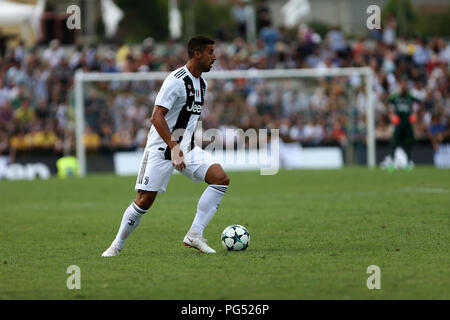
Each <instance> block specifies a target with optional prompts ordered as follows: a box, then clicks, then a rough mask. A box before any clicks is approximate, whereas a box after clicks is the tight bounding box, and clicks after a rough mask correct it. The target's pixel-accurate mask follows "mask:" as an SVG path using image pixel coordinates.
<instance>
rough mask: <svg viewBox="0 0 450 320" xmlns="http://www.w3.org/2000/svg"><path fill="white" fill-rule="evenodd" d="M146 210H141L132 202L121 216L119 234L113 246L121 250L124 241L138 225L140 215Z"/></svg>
mask: <svg viewBox="0 0 450 320" xmlns="http://www.w3.org/2000/svg"><path fill="white" fill-rule="evenodd" d="M146 212H147V210H143V209H141V208H139V207H138V206H137V204H136V203H135V202H134V201H133V202H132V203H131V204H130V206H129V207H128V208H127V209H126V210H125V213H124V214H123V218H122V223H121V224H120V228H119V232H117V235H116V239H114V241H113V245H114V246H115V247H116V248H118V249H119V250H122V249H123V246H124V244H125V240H126V239H127V238H128V236H129V235H130V233H131V232H133V230H134V229H136V227H137V226H138V225H139V222H140V221H141V218H142V215H143V214H144V213H146Z"/></svg>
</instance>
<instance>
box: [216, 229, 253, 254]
mask: <svg viewBox="0 0 450 320" xmlns="http://www.w3.org/2000/svg"><path fill="white" fill-rule="evenodd" d="M249 244H250V234H249V233H248V230H247V229H246V228H245V227H243V226H241V225H238V224H233V225H231V226H229V227H226V228H225V230H223V232H222V245H223V246H224V248H225V249H227V250H228V251H240V250H245V249H247V248H248V245H249Z"/></svg>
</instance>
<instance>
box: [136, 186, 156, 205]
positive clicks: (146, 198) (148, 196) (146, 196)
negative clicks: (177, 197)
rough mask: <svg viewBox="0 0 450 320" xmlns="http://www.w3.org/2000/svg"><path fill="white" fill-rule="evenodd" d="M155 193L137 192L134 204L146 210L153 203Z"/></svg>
mask: <svg viewBox="0 0 450 320" xmlns="http://www.w3.org/2000/svg"><path fill="white" fill-rule="evenodd" d="M156 195H157V192H152V191H143V190H138V193H137V195H136V200H135V202H136V204H137V205H138V207H139V208H141V209H142V210H148V209H149V208H150V207H151V205H152V204H153V201H155V198H156Z"/></svg>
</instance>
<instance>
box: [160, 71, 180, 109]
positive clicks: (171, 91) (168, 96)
mask: <svg viewBox="0 0 450 320" xmlns="http://www.w3.org/2000/svg"><path fill="white" fill-rule="evenodd" d="M182 92H183V91H182V86H181V82H180V81H178V80H177V79H176V78H174V77H172V76H168V77H167V78H166V79H165V80H164V82H163V84H162V86H161V89H160V90H159V92H158V95H157V96H156V99H155V105H157V106H161V107H164V108H166V109H169V110H170V109H171V108H172V106H173V105H174V103H175V101H176V100H177V98H179V97H180V96H181V95H182Z"/></svg>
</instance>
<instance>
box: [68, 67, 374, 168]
mask: <svg viewBox="0 0 450 320" xmlns="http://www.w3.org/2000/svg"><path fill="white" fill-rule="evenodd" d="M168 74H169V72H136V73H126V72H117V73H100V72H98V73H94V72H93V73H81V72H80V73H77V74H76V75H75V84H74V90H75V96H74V99H75V140H76V156H77V159H78V165H79V173H80V176H85V175H86V172H87V168H86V151H85V147H84V142H83V135H84V130H85V117H84V109H85V105H84V87H83V85H84V84H85V83H93V82H104V81H152V80H153V81H155V80H164V79H165V78H166V77H167V75H168ZM350 76H360V77H362V78H363V79H364V80H365V81H364V85H365V87H364V91H365V114H366V126H367V132H366V144H367V166H368V167H369V168H374V167H375V165H376V160H375V159H376V155H375V112H374V106H373V96H372V94H373V93H372V86H373V72H372V70H371V69H370V68H369V67H361V68H327V69H272V70H230V71H211V72H208V73H205V74H204V77H205V78H206V79H207V80H209V79H217V80H221V79H223V80H225V79H239V78H245V79H300V78H323V77H350Z"/></svg>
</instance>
